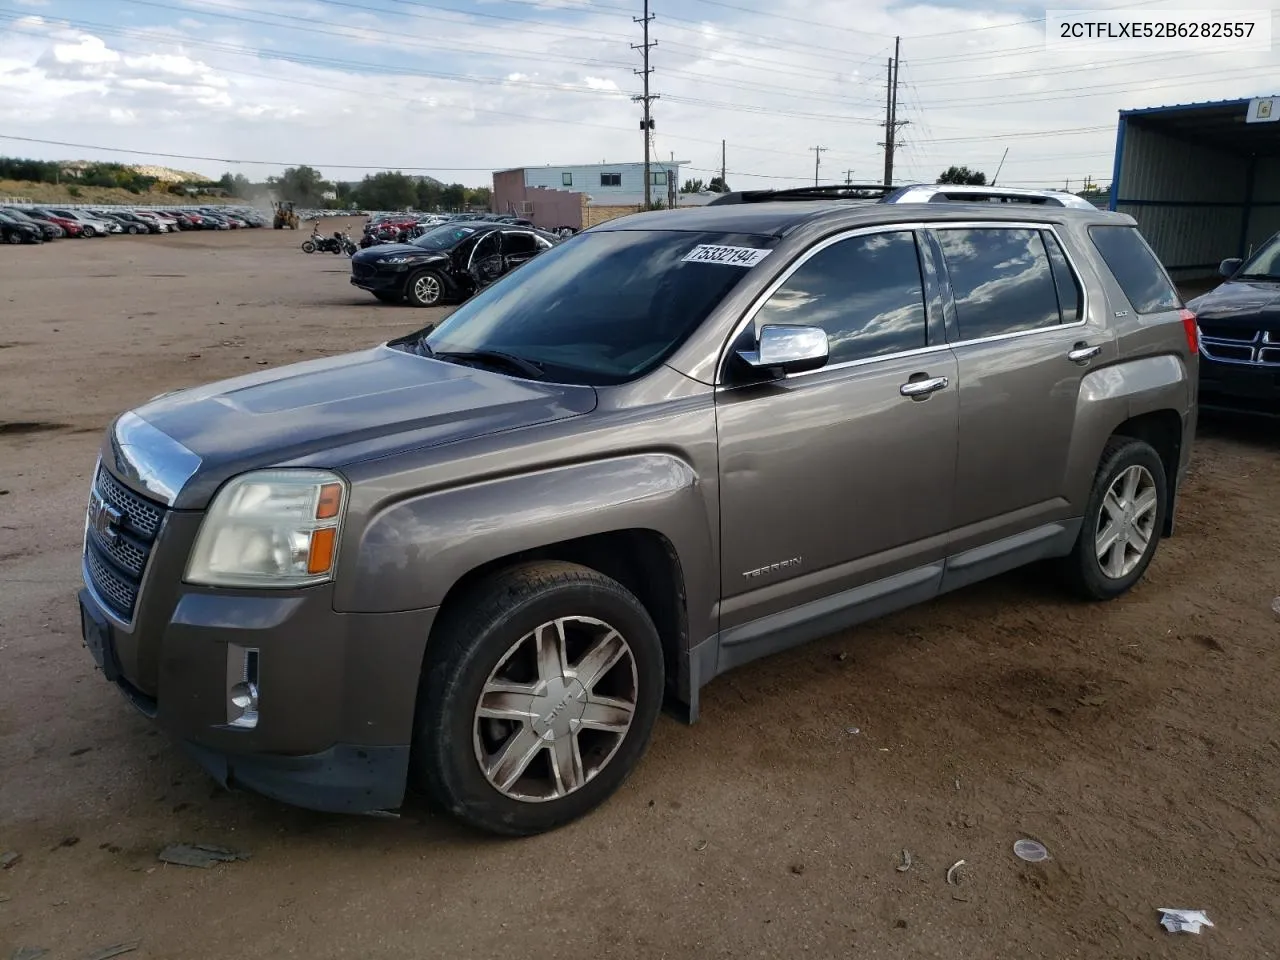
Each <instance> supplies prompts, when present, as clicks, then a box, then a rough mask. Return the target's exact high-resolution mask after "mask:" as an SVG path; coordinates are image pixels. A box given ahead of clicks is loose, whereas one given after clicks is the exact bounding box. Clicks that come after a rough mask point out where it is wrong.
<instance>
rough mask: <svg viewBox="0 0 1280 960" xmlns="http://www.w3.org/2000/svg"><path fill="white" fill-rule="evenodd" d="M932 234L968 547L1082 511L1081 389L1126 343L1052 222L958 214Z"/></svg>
mask: <svg viewBox="0 0 1280 960" xmlns="http://www.w3.org/2000/svg"><path fill="white" fill-rule="evenodd" d="M931 235H932V239H933V242H934V243H936V245H937V250H938V253H939V254H940V260H941V262H942V265H943V274H944V278H945V280H944V282H945V285H946V287H947V289H948V290H949V292H950V303H949V310H948V313H949V316H948V320H947V326H948V336H949V338H950V340H951V342H952V348H953V350H954V352H955V355H956V362H957V365H958V370H957V372H958V377H959V398H960V429H959V449H958V452H957V460H956V484H955V507H954V522H955V527H956V534H955V542H954V543H953V548H954V549H955V550H964V549H967V548H968V547H971V546H976V545H979V544H985V543H988V542H990V541H992V540H995V539H999V538H1001V537H1005V536H1010V535H1013V534H1016V533H1018V532H1021V531H1023V530H1028V529H1031V528H1033V527H1036V526H1039V525H1042V524H1045V523H1048V522H1050V521H1052V520H1056V519H1062V518H1065V517H1067V516H1069V515H1070V513H1071V509H1072V508H1071V504H1070V503H1069V501H1068V499H1067V497H1068V474H1067V462H1068V454H1069V452H1070V447H1071V438H1072V433H1073V430H1074V426H1075V420H1076V399H1077V397H1078V395H1079V393H1080V384H1081V380H1082V378H1083V377H1084V376H1085V374H1086V373H1088V372H1089V370H1090V369H1091V368H1095V367H1098V366H1100V365H1103V364H1105V363H1107V362H1109V361H1110V360H1112V359H1113V358H1114V356H1115V343H1114V339H1113V337H1112V334H1111V333H1110V331H1109V329H1108V327H1107V326H1106V325H1105V317H1103V316H1102V311H1101V310H1099V311H1097V312H1095V313H1094V314H1093V315H1091V314H1090V310H1089V304H1088V302H1087V299H1086V288H1085V286H1084V284H1083V283H1082V281H1081V278H1080V274H1079V271H1078V269H1077V268H1076V267H1075V266H1074V265H1072V264H1071V262H1070V261H1069V257H1068V254H1067V253H1066V247H1065V245H1064V243H1063V242H1062V240H1061V239H1060V238H1059V236H1058V235H1057V233H1056V232H1055V231H1054V230H1053V229H1052V228H1051V227H1049V226H1046V225H1043V224H1015V223H974V224H956V225H950V224H948V225H946V226H938V227H936V228H934V229H933V230H932V231H931ZM1099 306H1101V305H1099Z"/></svg>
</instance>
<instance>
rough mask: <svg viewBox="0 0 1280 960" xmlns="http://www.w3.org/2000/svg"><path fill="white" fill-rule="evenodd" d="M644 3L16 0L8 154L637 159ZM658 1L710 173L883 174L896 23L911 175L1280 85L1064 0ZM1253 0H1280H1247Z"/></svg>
mask: <svg viewBox="0 0 1280 960" xmlns="http://www.w3.org/2000/svg"><path fill="white" fill-rule="evenodd" d="M643 3H644V0H0V155H6V156H25V157H36V158H40V159H62V160H72V159H86V160H114V161H119V162H126V163H155V164H160V165H164V166H171V167H175V168H178V169H183V170H192V171H197V172H201V173H205V174H207V175H209V176H211V177H217V176H220V175H221V174H223V173H226V172H231V173H241V174H244V175H245V176H247V177H249V178H250V179H252V180H261V179H264V178H265V177H267V176H269V175H272V174H278V173H279V172H280V171H281V170H282V169H283V168H284V167H286V166H296V165H298V164H303V163H306V164H310V165H311V166H314V167H316V168H318V169H319V170H321V171H322V172H323V173H324V174H325V176H326V177H327V178H329V179H333V180H358V179H359V178H360V177H361V176H363V175H364V174H366V173H369V172H373V171H377V170H381V169H399V170H403V171H405V172H413V173H423V174H430V175H432V176H435V177H437V178H439V179H442V180H446V181H459V182H462V183H465V184H468V185H473V186H481V185H485V184H488V183H490V173H491V171H493V170H499V169H505V168H511V167H521V166H536V165H542V164H573V163H598V162H610V163H616V162H622V161H636V160H640V159H641V158H642V156H643V149H644V143H643V139H642V134H641V132H640V123H639V118H640V115H641V106H640V104H638V103H636V102H634V101H633V100H632V97H633V96H635V95H636V94H638V93H639V92H640V90H641V77H640V76H639V75H637V74H636V71H637V70H638V69H639V68H640V67H641V65H642V61H641V55H640V51H638V50H635V49H633V48H632V45H638V44H640V43H641V42H642V32H641V25H640V24H639V23H636V22H634V18H637V17H640V16H641V15H642V10H643ZM1202 3H1203V0H1202ZM649 5H650V12H651V13H652V14H653V16H654V19H653V20H652V22H651V23H650V24H649V31H650V40H651V41H656V43H657V46H655V47H653V48H652V49H651V51H650V66H651V67H652V69H653V73H652V74H651V76H650V83H651V92H652V93H655V94H657V95H658V96H659V97H660V99H658V100H657V101H655V102H654V104H653V116H654V119H655V130H654V147H655V150H656V155H657V156H659V157H662V158H664V159H670V158H674V159H677V160H684V161H688V166H686V167H684V168H683V169H682V177H684V178H690V177H700V178H702V179H704V180H705V179H710V177H711V176H713V175H715V174H717V173H718V172H719V167H720V163H721V141H722V140H723V141H725V144H726V146H725V164H726V168H727V170H728V173H729V176H728V180H729V184H730V186H731V187H733V188H735V189H742V188H748V189H750V188H760V187H785V186H794V185H802V184H805V183H812V182H813V178H814V160H815V151H814V150H813V149H812V148H813V147H823V148H825V149H824V150H822V151H821V152H820V153H819V154H818V156H819V157H820V163H821V166H820V168H819V171H818V173H819V176H820V179H821V180H822V181H823V182H846V181H847V180H851V181H852V182H854V183H874V182H879V181H880V180H881V177H882V176H883V148H882V147H881V146H879V144H880V143H882V142H883V141H884V133H885V131H884V121H885V96H886V87H887V77H886V73H887V61H888V59H889V58H890V57H891V56H892V54H893V49H894V43H895V38H899V37H900V38H901V39H900V43H901V48H900V49H901V54H900V56H901V67H900V70H899V84H898V107H897V117H898V120H899V121H905V124H904V125H903V126H902V127H901V129H900V131H899V134H898V135H899V138H900V140H901V146H900V148H899V150H898V152H897V161H896V164H895V175H894V180H895V182H897V183H904V182H912V181H921V182H933V181H934V180H935V179H936V178H937V175H938V174H939V173H940V172H941V171H942V170H943V169H945V168H946V167H948V166H950V165H952V164H957V165H966V166H969V167H971V168H975V169H980V170H982V171H984V172H986V174H987V176H988V178H990V177H991V176H992V175H993V174H995V173H996V170H997V168H998V167H1000V163H1001V158H1002V156H1003V155H1004V153H1005V150H1006V148H1007V150H1008V156H1007V159H1006V160H1005V162H1004V165H1003V167H1001V168H1000V175H999V182H1000V183H1004V184H1007V185H1023V186H1049V185H1055V186H1062V185H1069V186H1071V187H1072V188H1073V189H1079V188H1080V186H1081V185H1082V184H1083V182H1084V180H1085V178H1086V177H1092V178H1093V180H1094V182H1096V183H1099V184H1100V185H1102V186H1105V185H1106V184H1108V183H1109V182H1110V179H1111V166H1112V157H1113V153H1114V146H1115V129H1116V118H1117V111H1118V110H1120V109H1123V108H1132V107H1146V106H1157V105H1161V104H1172V103H1187V102H1195V101H1203V100H1217V99H1229V98H1237V97H1253V96H1260V95H1266V94H1274V93H1280V89H1278V88H1280V81H1277V79H1276V78H1277V76H1278V75H1280V70H1277V67H1280V50H1276V49H1273V50H1271V51H1258V52H1250V53H1241V52H1238V51H1236V52H1217V53H1204V52H1186V51H1184V52H1172V53H1171V52H1168V51H1154V52H1148V51H1147V50H1144V49H1132V48H1130V49H1124V50H1117V49H1099V48H1097V47H1094V48H1091V49H1086V48H1084V47H1083V46H1081V47H1080V48H1070V49H1064V48H1061V47H1055V48H1052V49H1047V48H1046V43H1045V37H1046V21H1045V16H1046V13H1045V9H1044V8H1043V7H1033V6H1029V5H1027V4H1026V3H1022V2H1009V3H1006V2H1002V0H936V2H929V3H917V2H912V0H649ZM1085 5H1086V4H1083V3H1081V4H1071V3H1067V4H1063V5H1062V6H1063V7H1064V8H1066V9H1077V8H1079V7H1081V6H1085ZM1248 5H1251V6H1253V7H1256V8H1261V7H1280V2H1278V0H1243V2H1240V0H1237V3H1234V4H1232V6H1233V7H1235V6H1248ZM1096 6H1098V7H1099V8H1100V9H1102V8H1105V9H1108V10H1110V11H1111V12H1112V13H1113V14H1114V13H1116V12H1117V11H1118V12H1122V13H1125V14H1132V15H1133V16H1135V17H1136V16H1141V17H1153V16H1156V15H1158V14H1159V13H1160V12H1162V11H1168V10H1174V9H1187V8H1191V9H1195V8H1196V5H1195V4H1194V3H1186V2H1181V0H1173V2H1165V0H1146V2H1137V3H1116V2H1114V0H1112V2H1110V3H1103V4H1098V5H1096ZM1055 9H1056V8H1055ZM1275 14H1276V11H1272V10H1269V9H1268V10H1266V11H1263V15H1264V16H1269V17H1270V18H1271V20H1272V22H1273V25H1274V24H1275V22H1276V20H1277V17H1276V15H1275ZM1275 32H1276V34H1277V40H1278V41H1280V27H1275ZM16 138H26V139H16ZM37 141H58V143H49V142H37ZM108 148H110V149H108ZM122 151H134V152H132V153H127V152H122ZM165 154H170V155H180V156H165ZM188 158H201V159H188Z"/></svg>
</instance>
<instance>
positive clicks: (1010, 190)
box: [707, 183, 1097, 210]
mask: <svg viewBox="0 0 1280 960" xmlns="http://www.w3.org/2000/svg"><path fill="white" fill-rule="evenodd" d="M779 200H858V201H862V202H863V203H869V202H876V203H1026V204H1033V205H1037V206H1046V207H1076V208H1080V209H1087V210H1096V209H1097V207H1095V206H1094V204H1092V203H1090V202H1089V201H1088V200H1086V199H1084V198H1083V197H1077V196H1076V195H1075V194H1074V193H1067V192H1066V191H1064V190H1026V189H1022V188H1019V187H978V186H969V185H967V184H949V183H913V184H907V185H906V186H901V187H886V186H885V185H884V184H882V183H854V184H829V185H827V186H816V187H793V188H790V189H784V190H742V191H737V192H734V193H724V194H721V195H720V196H718V197H716V199H714V200H712V201H711V202H710V203H709V204H707V206H709V207H710V206H715V205H717V204H729V203H768V202H770V201H779Z"/></svg>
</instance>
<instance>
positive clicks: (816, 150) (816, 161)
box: [809, 147, 827, 187]
mask: <svg viewBox="0 0 1280 960" xmlns="http://www.w3.org/2000/svg"><path fill="white" fill-rule="evenodd" d="M809 149H810V150H812V151H813V185H814V186H815V187H816V186H817V185H818V167H820V166H821V165H822V152H823V151H824V150H826V149H827V148H826V147H810V148H809Z"/></svg>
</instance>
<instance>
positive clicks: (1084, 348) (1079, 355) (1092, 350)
mask: <svg viewBox="0 0 1280 960" xmlns="http://www.w3.org/2000/svg"><path fill="white" fill-rule="evenodd" d="M1101 352H1102V348H1101V347H1091V346H1089V344H1087V343H1077V344H1076V345H1075V346H1074V347H1073V348H1072V349H1071V352H1069V353H1068V354H1067V359H1068V360H1070V361H1071V362H1072V363H1087V362H1088V361H1090V360H1092V359H1093V358H1094V357H1096V356H1097V355H1098V354H1100V353H1101Z"/></svg>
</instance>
